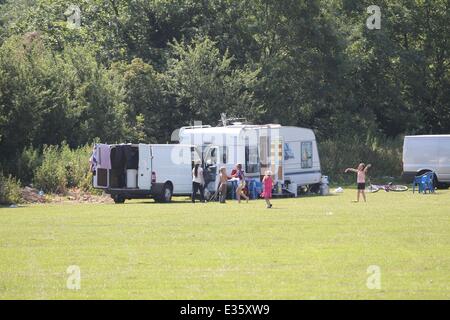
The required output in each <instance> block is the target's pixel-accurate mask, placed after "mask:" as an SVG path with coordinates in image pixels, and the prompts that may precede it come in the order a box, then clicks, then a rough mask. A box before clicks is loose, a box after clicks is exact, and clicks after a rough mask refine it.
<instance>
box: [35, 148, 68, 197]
mask: <svg viewBox="0 0 450 320" xmlns="http://www.w3.org/2000/svg"><path fill="white" fill-rule="evenodd" d="M34 183H35V185H36V187H37V188H39V189H42V190H44V191H45V192H56V193H65V192H66V186H67V178H66V169H65V165H64V162H63V161H62V159H61V152H60V150H59V147H57V146H44V149H43V153H42V163H41V165H40V166H39V167H38V168H37V169H36V172H35V175H34Z"/></svg>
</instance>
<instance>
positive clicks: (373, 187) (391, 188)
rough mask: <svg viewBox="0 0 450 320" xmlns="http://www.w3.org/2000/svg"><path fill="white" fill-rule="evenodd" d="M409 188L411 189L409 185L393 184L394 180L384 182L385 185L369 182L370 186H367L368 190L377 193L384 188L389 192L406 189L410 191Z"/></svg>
mask: <svg viewBox="0 0 450 320" xmlns="http://www.w3.org/2000/svg"><path fill="white" fill-rule="evenodd" d="M408 189H409V188H408V186H404V185H397V184H393V183H392V182H389V183H388V184H384V185H382V184H372V183H369V186H368V187H367V188H366V192H369V193H375V192H378V191H380V190H384V191H386V192H389V191H392V192H404V191H408Z"/></svg>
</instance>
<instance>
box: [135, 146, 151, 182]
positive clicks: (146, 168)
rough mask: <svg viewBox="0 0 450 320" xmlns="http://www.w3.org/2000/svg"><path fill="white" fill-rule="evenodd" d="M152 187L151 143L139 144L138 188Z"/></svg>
mask: <svg viewBox="0 0 450 320" xmlns="http://www.w3.org/2000/svg"><path fill="white" fill-rule="evenodd" d="M151 187H152V151H151V147H150V145H149V144H143V143H140V144H139V167H138V188H139V189H142V190H150V189H151Z"/></svg>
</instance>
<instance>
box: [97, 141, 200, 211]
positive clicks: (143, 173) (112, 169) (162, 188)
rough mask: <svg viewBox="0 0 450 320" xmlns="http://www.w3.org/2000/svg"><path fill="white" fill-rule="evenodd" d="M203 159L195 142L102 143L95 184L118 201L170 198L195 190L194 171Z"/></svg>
mask: <svg viewBox="0 0 450 320" xmlns="http://www.w3.org/2000/svg"><path fill="white" fill-rule="evenodd" d="M199 159H200V158H199V155H198V152H197V150H196V148H195V147H194V146H191V145H174V144H114V145H107V144H98V145H96V146H95V148H94V151H93V156H92V158H91V163H92V164H93V166H92V171H93V186H94V188H97V189H102V190H104V191H105V192H106V193H108V194H110V195H111V197H112V198H113V199H114V202H115V203H124V202H125V200H126V199H143V198H150V197H152V198H154V199H155V200H156V201H158V202H170V201H171V199H172V196H173V195H183V196H184V195H190V194H191V192H192V178H191V172H192V168H193V164H194V162H195V161H198V160H199Z"/></svg>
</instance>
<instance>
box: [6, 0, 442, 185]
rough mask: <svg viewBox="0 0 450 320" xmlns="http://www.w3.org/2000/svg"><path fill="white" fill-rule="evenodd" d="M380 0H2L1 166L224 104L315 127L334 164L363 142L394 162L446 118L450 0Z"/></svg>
mask: <svg viewBox="0 0 450 320" xmlns="http://www.w3.org/2000/svg"><path fill="white" fill-rule="evenodd" d="M373 2H374V1H372V0H371V1H365V0H363V1H360V0H338V1H332V0H282V1H280V0H239V1H238V0H208V1H207V0H123V1H119V0H78V1H73V0H69V1H66V0H0V154H1V158H0V162H1V166H2V168H1V171H3V172H4V173H5V174H6V173H12V174H14V175H18V176H19V177H20V178H21V176H20V175H19V174H18V171H19V169H18V165H17V163H18V162H20V161H19V159H20V158H21V157H23V154H24V153H26V152H29V150H38V152H41V151H42V150H43V148H44V145H62V144H67V146H69V147H71V148H78V147H81V146H84V145H86V144H88V143H92V142H93V141H103V142H108V143H115V142H161V143H165V142H170V136H171V133H172V131H173V130H174V129H176V128H179V127H181V126H184V125H188V124H191V123H193V121H202V122H204V123H207V124H216V123H217V122H218V120H219V119H220V114H221V113H223V112H224V113H226V114H227V115H229V116H235V117H245V118H247V119H248V120H249V121H251V122H254V123H281V124H283V125H295V126H304V127H308V128H312V129H314V130H315V132H316V134H317V137H318V139H319V142H320V143H321V146H322V150H321V151H323V154H324V156H323V158H324V162H325V163H328V167H327V168H329V170H330V171H336V173H337V170H338V164H339V166H340V165H342V166H349V165H352V163H347V162H350V161H352V162H353V161H355V159H356V158H355V154H357V155H358V156H360V157H364V156H374V155H373V154H374V153H375V154H379V156H380V159H384V158H389V157H391V158H390V159H391V160H392V159H393V160H392V161H391V162H392V163H396V161H398V160H399V156H398V143H397V144H395V143H393V142H392V141H397V140H398V139H399V138H398V137H399V136H401V135H404V134H419V133H449V132H450V58H449V52H450V51H449V49H450V41H449V37H450V30H449V28H450V25H449V23H448V22H449V21H450V7H449V2H448V1H447V0H430V1H422V0H390V1H386V0H377V1H375V2H376V5H378V6H379V7H380V9H381V29H379V30H370V29H368V28H367V26H366V20H367V18H368V17H369V14H368V12H367V7H369V6H370V5H373V4H374V3H373ZM71 5H75V6H76V7H77V8H78V9H79V15H80V21H79V25H71V24H70V21H71V19H74V17H73V16H72V15H73V14H74V13H73V12H71V11H70V10H68V8H70V6H71ZM396 139H397V140H396ZM387 141H388V143H387ZM389 141H390V142H389ZM394 145H395V147H394ZM358 148H359V149H358ZM395 148H397V149H395ZM27 150H28V151H27ZM344 152H345V153H344ZM361 160H363V159H361ZM356 161H359V160H356ZM386 161H387V160H386ZM398 168H399V164H398V163H397V164H393V165H392V166H391V169H389V168H387V169H383V170H385V171H384V173H386V171H388V172H387V173H386V174H390V173H392V174H393V173H396V172H398ZM330 174H331V172H330ZM30 179H31V178H30Z"/></svg>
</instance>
